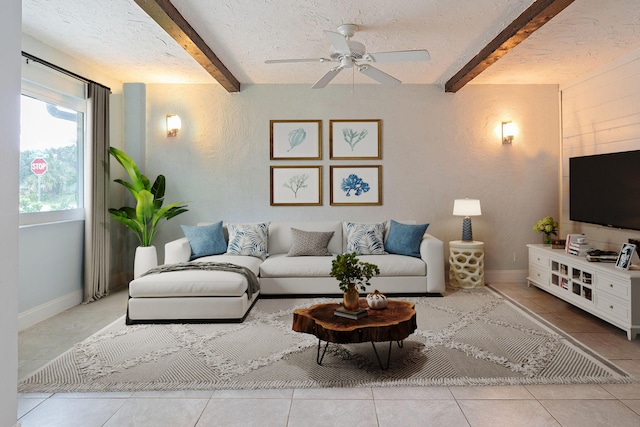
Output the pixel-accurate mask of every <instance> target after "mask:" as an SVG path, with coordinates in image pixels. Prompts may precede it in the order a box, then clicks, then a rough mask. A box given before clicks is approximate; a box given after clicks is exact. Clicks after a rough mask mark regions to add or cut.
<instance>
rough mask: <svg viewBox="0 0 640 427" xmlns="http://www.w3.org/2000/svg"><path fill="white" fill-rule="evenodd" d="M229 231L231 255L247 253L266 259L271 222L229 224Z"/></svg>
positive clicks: (228, 251)
mask: <svg viewBox="0 0 640 427" xmlns="http://www.w3.org/2000/svg"><path fill="white" fill-rule="evenodd" d="M227 230H228V231H229V246H227V254H229V255H247V256H254V257H258V258H261V259H265V258H266V257H268V256H269V254H268V253H267V235H268V230H269V224H268V223H266V222H261V223H249V224H227Z"/></svg>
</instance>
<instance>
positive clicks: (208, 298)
mask: <svg viewBox="0 0 640 427" xmlns="http://www.w3.org/2000/svg"><path fill="white" fill-rule="evenodd" d="M389 223H390V222H386V231H385V234H386V235H388V234H389ZM397 224H398V223H396V224H395V225H396V226H397ZM199 225H206V224H199ZM267 227H268V237H267V242H266V244H267V246H266V248H267V251H268V256H266V257H264V259H263V258H261V257H257V256H246V255H234V254H229V253H223V254H218V255H211V256H205V257H201V258H197V259H195V260H193V262H194V263H208V262H220V263H232V264H236V265H241V266H244V267H247V268H249V269H250V270H251V271H252V272H253V273H254V274H255V275H256V276H257V277H258V280H259V284H260V290H259V292H254V293H253V294H252V295H251V297H249V296H248V294H247V289H248V282H247V279H246V278H245V277H244V276H242V275H240V274H237V273H233V272H227V271H200V270H197V271H171V272H164V273H160V274H149V275H146V276H143V277H140V278H137V279H135V280H133V281H132V282H131V283H130V285H129V295H130V298H129V303H128V312H127V322H128V323H146V322H157V321H160V322H162V321H167V322H171V321H173V322H178V321H242V320H243V319H244V317H245V316H246V314H247V313H248V311H249V309H250V308H251V306H252V305H253V304H254V303H255V301H256V299H257V298H258V295H263V296H266V295H303V296H319V295H335V296H338V295H339V294H340V290H339V288H338V282H337V280H336V279H335V278H334V277H331V276H330V274H329V273H330V271H331V261H332V260H333V259H334V258H335V256H288V255H289V251H290V250H291V248H292V243H293V242H292V235H293V233H292V229H296V230H304V231H305V232H333V235H332V236H331V238H330V239H329V241H328V244H327V246H326V249H327V250H328V252H330V253H331V254H334V255H335V254H339V253H344V252H347V249H348V243H349V242H348V238H347V229H346V228H345V227H346V223H345V222H342V221H299V222H270V223H268V225H267ZM223 230H224V234H225V239H227V241H228V239H229V237H228V230H227V224H225V225H224V226H223ZM385 237H386V236H385ZM414 240H415V239H414ZM414 255H416V256H408V255H400V254H397V253H396V254H393V253H389V254H384V255H358V259H360V260H361V261H364V262H370V263H373V264H376V265H377V266H378V267H379V268H380V275H379V276H377V277H374V278H373V279H372V280H371V291H373V289H374V288H375V289H378V290H379V291H380V292H382V293H384V294H389V295H397V294H412V295H425V294H439V293H442V292H444V290H445V277H444V267H445V264H444V249H443V242H442V241H441V240H439V239H437V238H435V237H433V236H432V235H430V234H428V233H424V235H423V236H422V239H421V241H419V257H417V253H416V254H414ZM191 256H192V247H191V244H190V242H189V240H188V239H187V238H186V237H183V238H181V239H177V240H174V241H172V242H169V243H167V244H166V245H165V264H166V265H169V264H176V263H184V262H187V261H189V259H190V257H191Z"/></svg>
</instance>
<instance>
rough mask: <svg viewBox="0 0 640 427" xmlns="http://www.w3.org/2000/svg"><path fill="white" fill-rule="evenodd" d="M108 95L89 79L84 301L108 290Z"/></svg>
mask: <svg viewBox="0 0 640 427" xmlns="http://www.w3.org/2000/svg"><path fill="white" fill-rule="evenodd" d="M109 95H110V90H109V88H106V87H104V86H101V85H99V84H97V83H94V82H90V83H89V96H88V102H87V107H88V108H87V135H88V141H87V144H85V147H86V150H85V177H86V178H85V201H84V203H85V228H84V230H85V231H84V232H85V238H84V242H85V243H84V244H85V246H84V302H85V303H87V302H91V301H95V300H97V299H100V298H102V297H103V296H106V295H108V294H109V269H110V252H111V249H110V237H109V213H108V211H107V209H108V207H109V181H110V180H109Z"/></svg>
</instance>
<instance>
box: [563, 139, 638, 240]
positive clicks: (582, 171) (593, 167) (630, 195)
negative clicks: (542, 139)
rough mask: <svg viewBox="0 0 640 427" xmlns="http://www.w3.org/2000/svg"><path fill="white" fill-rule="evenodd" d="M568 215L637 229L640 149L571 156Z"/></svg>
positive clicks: (572, 217) (600, 223) (582, 220)
mask: <svg viewBox="0 0 640 427" xmlns="http://www.w3.org/2000/svg"><path fill="white" fill-rule="evenodd" d="M569 218H570V219H571V220H572V221H579V222H587V223H591V224H599V225H604V226H607V227H614V228H625V229H630V230H640V150H636V151H625V152H620V153H612V154H597V155H593V156H582V157H572V158H570V159H569Z"/></svg>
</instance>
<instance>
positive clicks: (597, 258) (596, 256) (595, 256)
mask: <svg viewBox="0 0 640 427" xmlns="http://www.w3.org/2000/svg"><path fill="white" fill-rule="evenodd" d="M617 260H618V253H617V252H615V251H601V250H600V249H592V250H590V251H588V252H587V261H590V262H616V261H617Z"/></svg>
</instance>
